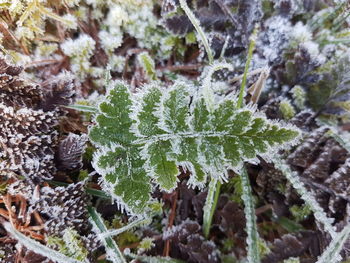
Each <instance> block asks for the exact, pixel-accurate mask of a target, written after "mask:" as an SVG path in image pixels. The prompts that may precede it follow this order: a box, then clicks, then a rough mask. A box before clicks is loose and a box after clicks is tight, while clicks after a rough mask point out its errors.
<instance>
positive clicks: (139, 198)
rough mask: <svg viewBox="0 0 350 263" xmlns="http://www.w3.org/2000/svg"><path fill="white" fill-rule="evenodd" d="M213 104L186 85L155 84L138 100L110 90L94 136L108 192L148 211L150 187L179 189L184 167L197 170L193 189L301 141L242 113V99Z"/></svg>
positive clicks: (292, 132) (121, 87)
mask: <svg viewBox="0 0 350 263" xmlns="http://www.w3.org/2000/svg"><path fill="white" fill-rule="evenodd" d="M206 99H207V98H206V97H205V96H204V95H203V94H202V93H201V92H194V87H191V86H188V85H187V84H185V83H176V84H174V85H173V86H172V87H170V88H168V89H164V88H160V87H158V86H156V85H149V86H147V87H144V89H143V90H142V91H141V92H140V93H139V94H137V95H134V94H131V93H130V90H129V87H128V86H127V85H126V84H125V83H123V82H114V81H113V82H111V83H110V84H109V86H108V94H107V96H106V98H105V100H104V101H103V102H102V103H101V104H100V105H99V113H98V114H97V116H96V125H94V126H93V127H92V128H91V129H90V132H89V136H90V139H91V141H92V142H93V143H94V144H95V145H96V147H97V148H98V151H97V152H96V153H95V156H94V162H93V165H94V167H95V169H96V171H98V172H99V173H100V174H101V175H102V187H103V189H104V190H105V191H106V192H109V193H110V194H111V196H112V197H114V199H115V200H117V202H118V204H119V205H120V206H122V207H123V208H125V209H127V210H128V211H129V212H131V213H136V214H138V213H142V212H143V211H144V209H145V207H146V206H147V203H148V202H149V201H150V192H151V190H152V188H153V187H152V184H151V181H153V182H154V183H155V185H158V186H159V187H160V188H161V189H162V190H166V191H171V190H173V189H174V188H175V187H176V183H177V175H178V174H179V171H178V168H177V167H178V165H182V166H183V167H184V168H186V169H188V170H189V171H191V172H192V177H191V180H190V182H189V183H190V184H191V185H192V186H199V187H203V186H204V184H205V182H206V180H207V176H208V175H209V176H211V177H214V178H217V179H220V180H223V181H225V180H227V169H234V170H236V171H237V170H238V169H239V168H240V167H241V165H242V163H243V161H248V160H254V159H255V158H256V155H257V154H264V153H267V152H268V151H269V150H270V149H271V148H272V147H273V148H276V146H277V147H278V148H279V147H280V146H281V145H285V143H286V142H288V141H291V140H293V139H295V138H296V137H297V136H298V131H297V130H296V129H295V128H293V127H291V126H285V125H282V124H280V123H276V122H271V121H268V120H267V119H266V118H265V117H264V116H263V115H262V114H261V113H258V112H256V109H255V108H254V107H244V108H242V109H238V108H237V107H236V106H235V105H236V97H235V96H229V97H226V98H216V99H217V100H216V101H215V106H214V107H213V108H210V106H208V105H207V104H206Z"/></svg>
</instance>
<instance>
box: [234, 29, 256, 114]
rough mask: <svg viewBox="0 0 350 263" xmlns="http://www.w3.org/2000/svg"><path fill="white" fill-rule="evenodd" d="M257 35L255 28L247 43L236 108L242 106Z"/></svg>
mask: <svg viewBox="0 0 350 263" xmlns="http://www.w3.org/2000/svg"><path fill="white" fill-rule="evenodd" d="M257 34H258V29H257V27H255V29H254V31H253V33H252V35H251V37H250V43H249V47H248V56H247V61H246V63H245V67H244V73H243V80H242V84H241V88H240V90H239V97H238V101H237V108H241V107H242V104H243V96H244V90H245V86H246V83H247V75H248V70H249V66H250V62H251V60H252V57H253V51H254V48H255V42H256V36H257Z"/></svg>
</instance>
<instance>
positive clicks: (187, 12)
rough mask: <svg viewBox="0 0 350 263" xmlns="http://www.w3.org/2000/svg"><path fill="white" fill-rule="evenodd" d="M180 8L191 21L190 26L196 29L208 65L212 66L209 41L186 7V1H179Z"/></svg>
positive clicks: (212, 58)
mask: <svg viewBox="0 0 350 263" xmlns="http://www.w3.org/2000/svg"><path fill="white" fill-rule="evenodd" d="M180 6H181V8H182V9H183V10H184V11H185V13H186V15H187V17H188V19H189V20H190V21H191V23H192V25H193V26H194V28H195V29H196V31H197V33H198V35H199V38H200V39H201V41H202V42H203V45H204V48H205V51H206V52H207V55H208V60H209V64H212V63H213V61H214V57H213V53H212V52H211V49H210V46H209V41H208V39H207V37H206V36H205V33H204V31H203V29H202V28H201V26H200V23H199V21H198V19H197V18H196V17H195V16H194V14H193V13H192V11H191V9H190V8H189V7H188V5H187V3H186V0H180Z"/></svg>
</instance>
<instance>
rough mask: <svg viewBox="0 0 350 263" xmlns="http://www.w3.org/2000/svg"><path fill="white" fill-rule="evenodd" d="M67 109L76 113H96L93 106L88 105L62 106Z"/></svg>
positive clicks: (96, 110)
mask: <svg viewBox="0 0 350 263" xmlns="http://www.w3.org/2000/svg"><path fill="white" fill-rule="evenodd" d="M64 107H65V108H67V109H72V110H77V111H82V112H91V113H97V112H98V109H97V108H96V107H94V106H88V105H79V104H74V105H70V106H64Z"/></svg>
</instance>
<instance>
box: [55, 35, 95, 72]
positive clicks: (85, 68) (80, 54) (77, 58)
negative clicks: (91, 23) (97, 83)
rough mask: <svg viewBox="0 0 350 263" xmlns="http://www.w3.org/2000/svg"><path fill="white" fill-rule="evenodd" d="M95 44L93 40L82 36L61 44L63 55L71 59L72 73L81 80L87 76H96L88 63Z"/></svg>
mask: <svg viewBox="0 0 350 263" xmlns="http://www.w3.org/2000/svg"><path fill="white" fill-rule="evenodd" d="M95 44H96V42H95V40H93V39H92V38H91V37H90V36H88V35H83V34H82V35H80V36H79V38H77V39H74V40H73V39H68V40H66V41H65V42H63V43H62V44H61V49H62V51H63V53H64V54H65V55H67V56H68V57H70V58H71V69H72V71H73V72H74V73H75V74H76V75H77V76H79V77H80V78H81V79H84V78H85V77H86V75H87V74H92V75H96V74H94V73H95V72H94V68H93V67H92V66H91V63H90V58H91V57H92V56H93V51H94V50H95ZM95 71H96V69H95Z"/></svg>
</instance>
